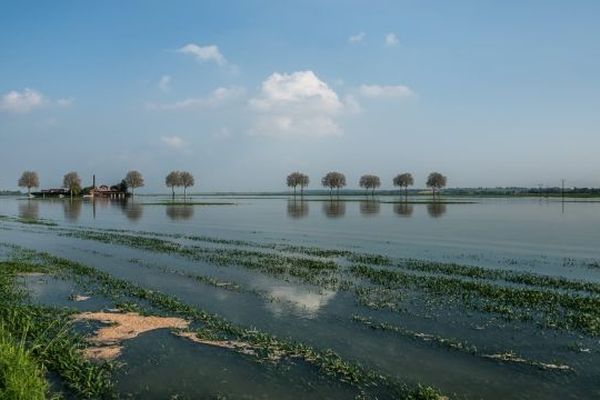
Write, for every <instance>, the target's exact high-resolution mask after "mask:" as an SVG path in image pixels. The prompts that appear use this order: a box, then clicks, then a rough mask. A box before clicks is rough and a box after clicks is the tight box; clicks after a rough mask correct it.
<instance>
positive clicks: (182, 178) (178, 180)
mask: <svg viewBox="0 0 600 400" xmlns="http://www.w3.org/2000/svg"><path fill="white" fill-rule="evenodd" d="M165 184H166V185H167V187H169V188H171V190H172V191H173V197H174V196H175V188H176V187H183V194H184V196H185V195H187V189H188V188H189V187H192V186H194V184H195V181H194V176H193V175H192V174H191V173H189V172H187V171H171V172H170V173H169V174H168V175H167V177H166V178H165ZM18 185H19V187H22V188H26V189H27V194H28V195H31V189H32V188H37V187H40V179H39V177H38V174H37V172H35V171H24V172H23V173H22V174H21V177H20V178H19V181H18ZM143 186H144V177H143V176H142V174H141V173H140V172H139V171H135V170H133V171H129V172H128V173H127V175H125V178H124V179H123V180H122V181H121V183H120V184H118V185H114V186H111V189H116V190H121V191H123V192H127V190H128V189H131V195H132V196H133V195H134V191H135V189H137V188H140V187H143ZM63 188H65V189H67V190H68V191H69V194H70V195H71V197H73V195H78V194H79V193H81V192H82V191H84V192H85V191H86V190H87V191H89V190H90V189H93V188H92V187H89V188H85V189H82V187H81V178H80V177H79V174H78V173H77V172H75V171H71V172H67V173H66V174H65V176H64V177H63Z"/></svg>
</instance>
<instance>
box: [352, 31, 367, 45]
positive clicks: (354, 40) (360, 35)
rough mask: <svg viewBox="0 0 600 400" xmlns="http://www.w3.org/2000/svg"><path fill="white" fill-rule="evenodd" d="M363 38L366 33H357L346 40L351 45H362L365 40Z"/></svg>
mask: <svg viewBox="0 0 600 400" xmlns="http://www.w3.org/2000/svg"><path fill="white" fill-rule="evenodd" d="M365 36H367V34H366V33H364V32H359V33H357V34H356V35H352V36H350V37H349V38H348V42H350V43H352V44H358V43H362V42H364V40H365Z"/></svg>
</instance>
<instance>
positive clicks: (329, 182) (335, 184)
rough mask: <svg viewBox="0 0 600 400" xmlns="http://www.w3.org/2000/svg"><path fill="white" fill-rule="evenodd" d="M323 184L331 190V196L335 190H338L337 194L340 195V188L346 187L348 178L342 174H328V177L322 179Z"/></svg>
mask: <svg viewBox="0 0 600 400" xmlns="http://www.w3.org/2000/svg"><path fill="white" fill-rule="evenodd" d="M321 184H322V185H323V186H324V187H326V188H329V195H330V196H331V193H332V190H333V189H336V191H337V194H338V195H339V194H340V188H342V187H344V186H346V177H345V176H344V174H342V173H340V172H328V173H327V175H325V176H324V177H323V178H322V179H321Z"/></svg>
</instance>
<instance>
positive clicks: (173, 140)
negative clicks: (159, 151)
mask: <svg viewBox="0 0 600 400" xmlns="http://www.w3.org/2000/svg"><path fill="white" fill-rule="evenodd" d="M160 141H161V142H163V143H164V144H165V145H166V146H167V147H169V148H171V149H173V150H182V149H183V148H184V146H185V144H186V143H185V142H184V141H183V139H182V138H180V137H179V136H162V137H161V138H160Z"/></svg>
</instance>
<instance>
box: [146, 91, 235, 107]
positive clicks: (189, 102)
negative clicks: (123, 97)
mask: <svg viewBox="0 0 600 400" xmlns="http://www.w3.org/2000/svg"><path fill="white" fill-rule="evenodd" d="M245 93H246V90H245V89H244V88H242V87H239V86H229V87H219V88H216V89H215V90H213V91H212V92H211V93H210V95H208V96H207V97H192V98H188V99H184V100H181V101H177V102H175V103H168V104H148V108H149V109H151V110H186V109H198V108H213V107H218V106H220V105H222V104H225V103H227V102H229V101H232V100H235V99H239V98H241V97H242V96H244V94H245Z"/></svg>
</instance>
